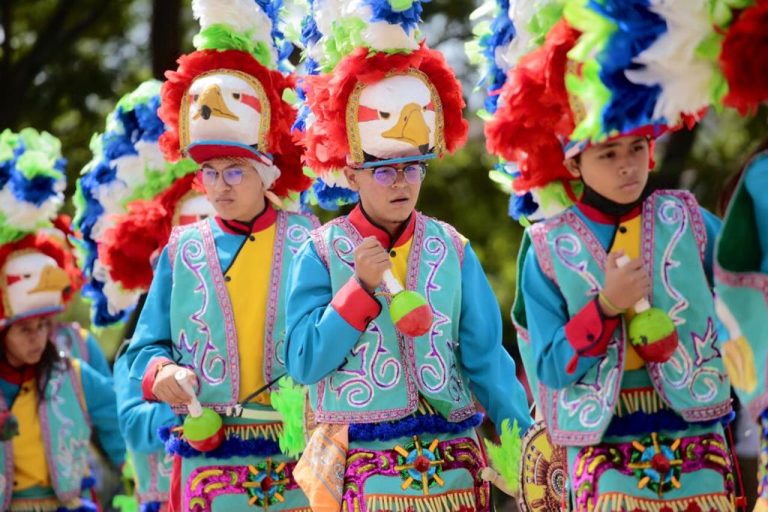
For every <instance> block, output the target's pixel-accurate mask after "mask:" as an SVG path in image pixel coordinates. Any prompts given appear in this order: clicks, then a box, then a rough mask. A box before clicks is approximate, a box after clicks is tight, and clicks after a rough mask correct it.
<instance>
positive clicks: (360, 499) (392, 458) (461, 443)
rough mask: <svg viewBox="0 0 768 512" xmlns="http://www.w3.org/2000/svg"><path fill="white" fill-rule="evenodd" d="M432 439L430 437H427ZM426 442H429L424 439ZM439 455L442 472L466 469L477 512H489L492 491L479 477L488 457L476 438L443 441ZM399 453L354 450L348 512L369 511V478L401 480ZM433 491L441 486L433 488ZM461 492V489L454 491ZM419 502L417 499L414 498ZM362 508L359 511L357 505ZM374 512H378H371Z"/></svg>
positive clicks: (349, 467)
mask: <svg viewBox="0 0 768 512" xmlns="http://www.w3.org/2000/svg"><path fill="white" fill-rule="evenodd" d="M427 439H430V438H427ZM424 442H425V443H426V442H427V440H426V439H425V440H424ZM436 452H437V453H438V454H439V455H440V456H441V457H444V459H442V460H444V463H443V464H442V465H441V468H442V471H450V470H455V469H463V470H465V471H467V472H468V473H469V474H470V475H471V476H472V479H473V480H474V489H473V490H474V492H475V504H476V506H477V510H479V511H487V510H489V508H488V507H489V493H490V489H489V486H488V483H487V482H483V481H482V479H481V478H480V470H481V469H482V468H483V467H484V466H485V465H486V461H485V457H484V456H483V454H482V452H481V450H480V448H479V447H478V446H477V443H476V442H475V440H474V439H472V438H469V437H462V438H458V439H452V440H450V441H441V442H439V443H438V445H437V449H436ZM398 464H399V462H398V452H397V451H396V450H394V449H392V450H366V449H353V450H350V451H349V452H348V453H347V468H346V471H345V473H344V497H343V499H344V503H345V505H346V507H345V508H346V509H349V510H359V511H360V512H367V511H368V509H367V508H366V503H365V502H366V494H367V493H366V489H365V484H366V482H367V481H368V479H370V478H372V477H374V476H379V477H382V476H383V477H391V478H398V479H400V478H402V477H401V473H400V471H399V470H398V469H396V468H397V466H398ZM431 489H433V492H434V491H435V490H439V487H432V488H431ZM452 490H458V489H452ZM413 499H414V500H415V501H418V499H419V498H418V496H415V497H414V498H413ZM356 505H359V508H358V507H357V506H356ZM370 512H375V511H370Z"/></svg>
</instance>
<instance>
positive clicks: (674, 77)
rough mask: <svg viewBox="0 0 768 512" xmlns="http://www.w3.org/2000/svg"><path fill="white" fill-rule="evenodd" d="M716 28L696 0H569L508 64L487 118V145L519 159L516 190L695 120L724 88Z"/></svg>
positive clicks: (559, 178)
mask: <svg viewBox="0 0 768 512" xmlns="http://www.w3.org/2000/svg"><path fill="white" fill-rule="evenodd" d="M712 32H713V29H712V23H711V18H710V14H709V11H708V9H707V5H706V4H705V3H704V2H700V1H697V0H690V1H689V0H682V1H676V2H667V1H664V0H631V1H618V0H616V1H614V0H603V1H601V2H593V1H590V0H566V1H564V2H563V18H562V19H560V20H559V21H558V22H557V23H556V24H554V25H553V26H552V28H551V29H550V30H549V31H548V33H547V34H546V38H545V40H544V44H543V46H541V47H540V48H537V49H535V50H533V51H532V52H530V53H528V54H527V55H525V56H523V57H522V58H520V60H519V62H517V64H516V65H515V67H513V68H512V69H511V70H510V71H509V73H508V76H507V78H506V80H504V84H503V86H502V87H501V92H500V94H499V100H498V108H497V110H496V111H495V113H494V115H493V117H492V118H491V119H490V120H489V121H488V122H487V124H486V137H487V145H488V149H489V151H490V152H492V153H494V154H496V155H498V156H500V157H502V158H504V159H505V160H506V161H507V162H508V163H510V164H513V165H514V166H515V173H516V174H517V177H516V178H515V180H514V191H515V193H516V194H519V195H525V194H528V193H540V192H542V191H544V189H545V188H546V187H548V186H549V185H551V184H555V186H557V187H559V188H562V187H565V190H566V191H569V190H570V187H569V186H568V185H569V184H570V183H571V176H570V174H569V173H568V172H567V170H566V169H565V168H564V167H563V165H562V162H563V160H564V159H565V158H566V157H572V156H575V155H577V154H578V153H579V152H580V151H582V150H583V149H585V148H586V147H587V146H588V145H590V144H593V143H599V142H602V141H605V140H607V139H608V138H612V137H617V136H623V135H631V134H638V135H645V136H648V137H651V138H654V137H657V136H659V135H660V134H662V133H664V132H665V131H666V130H668V129H670V128H677V127H679V126H682V125H685V124H690V123H692V122H694V121H695V120H696V119H697V118H698V117H699V116H700V115H701V114H702V113H703V111H704V110H705V109H706V107H707V106H708V105H709V104H711V103H712V98H713V91H714V90H715V89H716V88H717V83H718V74H717V66H716V62H715V60H714V59H713V56H712V52H711V51H708V44H709V41H710V39H711V35H712ZM557 196H558V197H563V195H562V194H561V193H558V194H557ZM567 197H568V198H569V201H566V204H564V205H563V206H564V207H565V206H567V205H568V204H567V203H569V202H570V201H571V200H572V199H573V198H574V197H575V194H573V193H569V194H568V196H567ZM534 202H535V201H534Z"/></svg>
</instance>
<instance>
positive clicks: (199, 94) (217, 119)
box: [159, 0, 311, 198]
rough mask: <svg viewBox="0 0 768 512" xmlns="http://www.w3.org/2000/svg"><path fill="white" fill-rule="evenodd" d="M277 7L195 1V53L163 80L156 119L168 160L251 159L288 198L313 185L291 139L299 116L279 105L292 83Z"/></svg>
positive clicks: (255, 1) (248, 0) (239, 0)
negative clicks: (284, 66)
mask: <svg viewBox="0 0 768 512" xmlns="http://www.w3.org/2000/svg"><path fill="white" fill-rule="evenodd" d="M281 6H282V1H280V0H275V1H267V0H194V1H193V2H192V9H193V13H194V15H195V17H196V18H197V19H198V20H199V21H200V24H201V31H200V33H199V34H198V35H197V36H196V37H195V39H194V43H195V46H196V48H197V51H195V52H193V53H191V54H188V55H184V56H182V57H181V58H180V59H179V61H178V62H179V67H178V68H177V69H176V70H175V71H169V72H167V73H166V78H167V81H166V82H165V83H164V84H163V89H162V99H163V101H162V107H161V108H160V111H159V112H160V117H161V118H162V119H163V121H164V122H165V124H166V128H167V131H166V132H165V133H164V134H163V136H162V138H161V147H162V148H163V151H164V153H165V155H166V157H167V158H168V159H170V160H172V161H175V160H177V159H178V158H180V157H181V156H182V155H187V156H189V157H190V158H192V159H193V160H195V161H196V162H198V163H202V162H205V161H207V160H211V159H214V158H218V157H244V158H250V159H254V160H256V161H258V162H259V163H260V164H261V165H267V166H274V167H276V168H277V169H278V170H279V172H280V177H279V178H278V179H277V181H276V182H275V183H274V185H273V187H272V192H273V193H274V194H275V195H277V196H278V197H280V198H289V197H292V196H297V195H298V194H299V193H300V192H302V191H303V190H305V189H306V188H308V187H309V186H310V184H311V179H310V178H309V177H307V176H305V175H304V173H303V169H302V166H301V151H300V149H299V148H298V146H297V145H296V144H295V143H294V141H293V138H292V136H291V133H290V130H291V126H292V125H293V123H294V120H295V118H296V111H295V109H294V108H293V107H292V106H291V105H290V104H289V103H288V102H287V101H285V100H284V99H283V98H284V95H286V94H290V92H291V91H292V90H293V87H294V85H295V83H294V79H293V77H292V76H291V75H287V74H284V73H282V72H281V71H279V68H280V64H281V62H283V60H284V58H285V57H286V54H287V53H290V51H289V50H290V45H289V44H286V43H284V42H283V40H282V39H283V36H282V32H281V31H280V30H279V26H278V21H279V12H280V9H281Z"/></svg>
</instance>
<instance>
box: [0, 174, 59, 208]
mask: <svg viewBox="0 0 768 512" xmlns="http://www.w3.org/2000/svg"><path fill="white" fill-rule="evenodd" d="M10 187H11V193H12V194H13V197H15V198H16V199H18V200H19V201H26V202H28V203H32V204H34V205H35V206H37V207H38V208H39V207H40V206H41V205H42V204H43V203H44V202H45V201H47V200H48V199H50V198H51V196H53V195H55V194H56V180H55V179H54V178H52V177H49V176H40V175H38V176H34V177H33V178H32V179H31V180H29V179H27V178H25V177H24V175H23V174H21V173H13V174H12V175H11V180H10Z"/></svg>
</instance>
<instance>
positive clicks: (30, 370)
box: [0, 359, 37, 386]
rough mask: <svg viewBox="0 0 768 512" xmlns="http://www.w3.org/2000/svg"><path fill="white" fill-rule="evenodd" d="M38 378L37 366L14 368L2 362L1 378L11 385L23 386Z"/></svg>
mask: <svg viewBox="0 0 768 512" xmlns="http://www.w3.org/2000/svg"><path fill="white" fill-rule="evenodd" d="M36 376H37V372H36V367H35V366H28V365H26V366H22V367H21V368H14V367H13V366H11V365H10V364H8V362H7V361H6V360H4V359H3V360H0V378H2V379H3V380H4V381H6V382H9V383H11V384H16V385H17V386H21V385H22V384H23V383H25V382H27V381H28V380H32V379H34V378H35V377H36Z"/></svg>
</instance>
